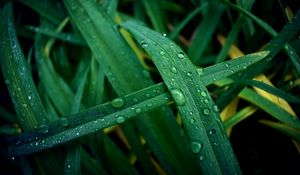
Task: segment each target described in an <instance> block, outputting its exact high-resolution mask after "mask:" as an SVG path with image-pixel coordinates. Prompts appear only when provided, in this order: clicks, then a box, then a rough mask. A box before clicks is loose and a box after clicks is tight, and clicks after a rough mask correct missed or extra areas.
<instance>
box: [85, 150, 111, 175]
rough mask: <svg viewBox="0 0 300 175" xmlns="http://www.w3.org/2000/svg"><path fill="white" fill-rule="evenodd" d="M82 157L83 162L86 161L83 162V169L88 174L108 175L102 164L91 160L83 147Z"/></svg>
mask: <svg viewBox="0 0 300 175" xmlns="http://www.w3.org/2000/svg"><path fill="white" fill-rule="evenodd" d="M80 156H81V157H82V159H83V160H85V161H82V167H83V169H84V170H85V171H86V172H87V173H89V174H92V175H98V174H101V175H108V173H107V172H106V171H105V169H104V168H103V167H102V165H101V162H99V161H97V160H96V159H93V158H91V157H90V155H89V154H88V153H87V151H86V150H84V149H83V148H82V147H81V148H80Z"/></svg>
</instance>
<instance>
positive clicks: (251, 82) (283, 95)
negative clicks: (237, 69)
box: [235, 80, 300, 104]
mask: <svg viewBox="0 0 300 175" xmlns="http://www.w3.org/2000/svg"><path fill="white" fill-rule="evenodd" d="M235 83H238V84H243V85H250V86H254V87H257V88H260V89H262V90H264V91H266V92H269V93H271V94H273V95H275V96H278V97H281V98H283V99H285V100H286V101H288V102H291V103H298V104H299V103H300V99H299V98H298V97H295V96H293V95H291V94H288V93H286V92H284V91H282V90H280V89H278V88H275V87H273V86H270V85H268V84H265V83H262V82H260V81H257V80H241V81H236V82H235Z"/></svg>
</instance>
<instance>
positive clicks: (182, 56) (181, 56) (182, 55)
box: [177, 52, 185, 59]
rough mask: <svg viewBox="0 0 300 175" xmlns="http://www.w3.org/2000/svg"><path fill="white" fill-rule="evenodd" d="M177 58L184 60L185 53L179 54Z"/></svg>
mask: <svg viewBox="0 0 300 175" xmlns="http://www.w3.org/2000/svg"><path fill="white" fill-rule="evenodd" d="M177 57H178V58H180V59H183V58H184V57H185V56H184V53H183V52H179V53H178V54H177Z"/></svg>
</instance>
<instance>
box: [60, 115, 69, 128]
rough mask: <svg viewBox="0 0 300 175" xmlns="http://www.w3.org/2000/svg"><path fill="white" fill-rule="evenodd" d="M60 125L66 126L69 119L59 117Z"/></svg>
mask: <svg viewBox="0 0 300 175" xmlns="http://www.w3.org/2000/svg"><path fill="white" fill-rule="evenodd" d="M59 125H60V126H63V127H66V126H68V125H69V120H68V119H67V118H66V117H62V118H60V119H59Z"/></svg>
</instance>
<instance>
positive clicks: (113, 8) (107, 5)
mask: <svg viewBox="0 0 300 175" xmlns="http://www.w3.org/2000/svg"><path fill="white" fill-rule="evenodd" d="M118 3H119V0H106V1H104V4H103V8H104V10H105V11H106V13H107V14H108V15H109V16H111V17H112V18H114V17H115V16H116V12H117V8H118Z"/></svg>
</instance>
